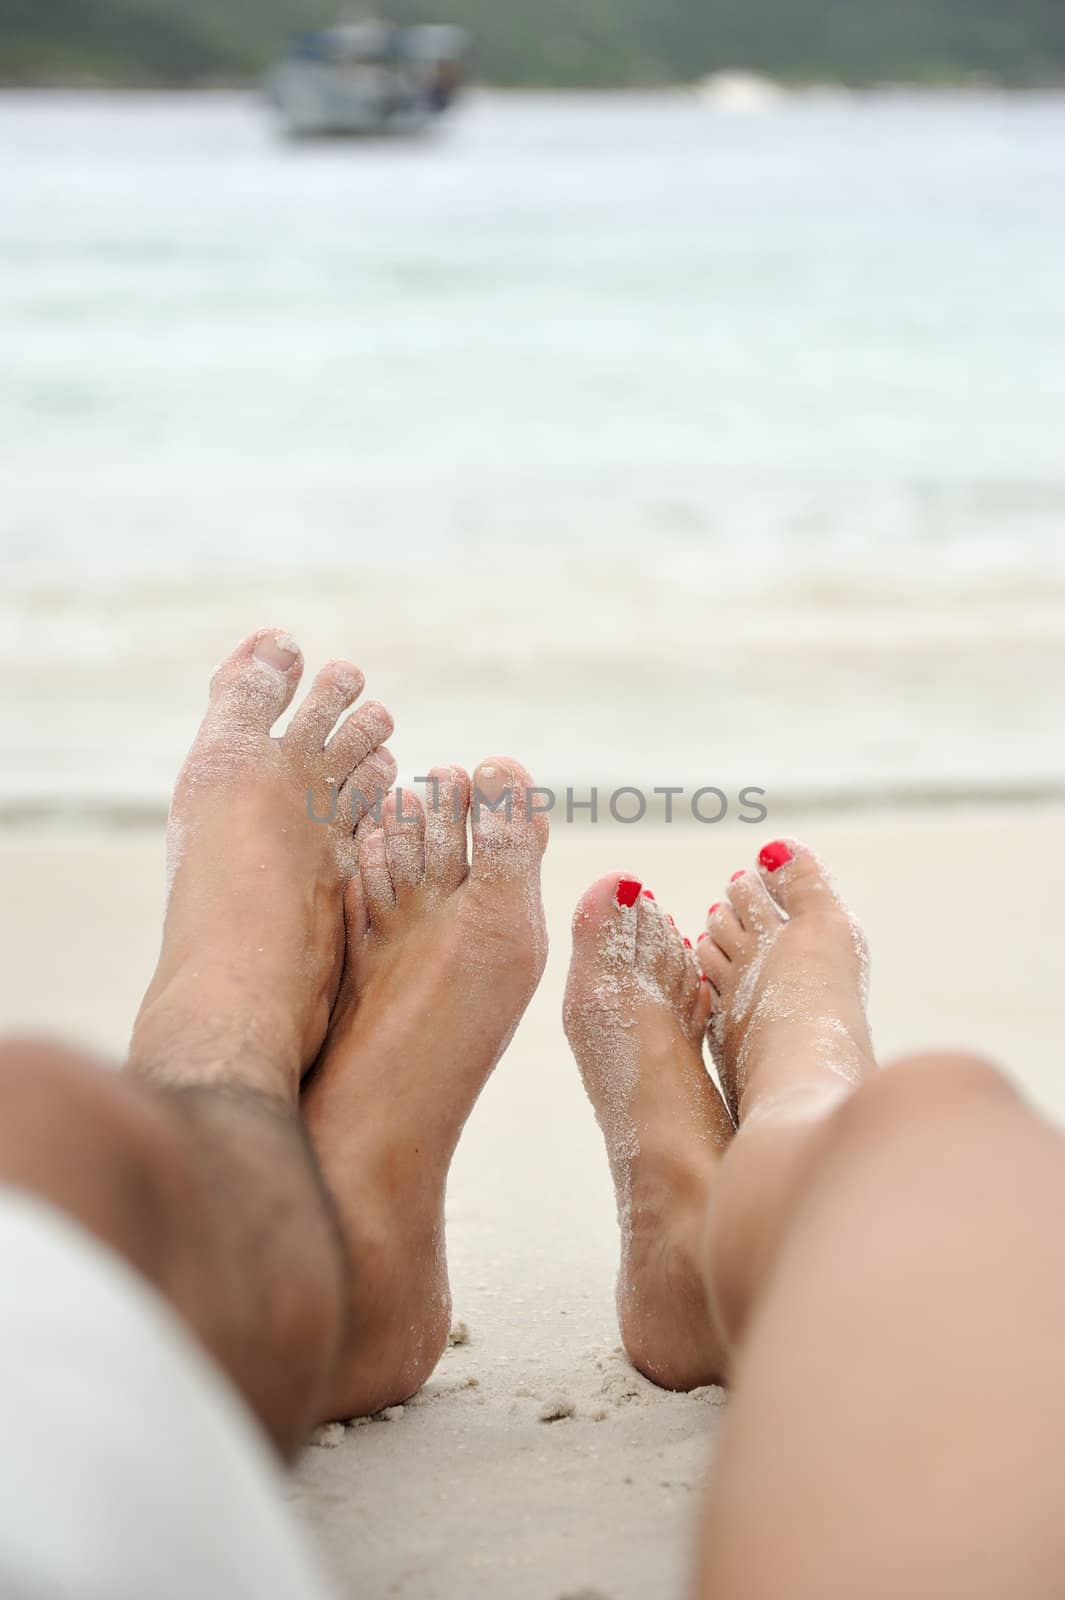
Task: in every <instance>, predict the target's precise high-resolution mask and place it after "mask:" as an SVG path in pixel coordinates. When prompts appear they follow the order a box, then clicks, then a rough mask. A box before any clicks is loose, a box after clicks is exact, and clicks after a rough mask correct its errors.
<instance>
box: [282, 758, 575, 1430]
mask: <svg viewBox="0 0 1065 1600" xmlns="http://www.w3.org/2000/svg"><path fill="white" fill-rule="evenodd" d="M432 776H433V778H435V779H436V780H437V785H438V791H437V796H436V801H435V804H434V803H433V801H432V799H430V804H429V809H428V814H427V815H426V812H425V810H424V809H423V807H422V806H421V804H420V802H419V801H418V800H417V797H416V796H414V795H412V794H410V793H409V792H407V791H404V792H403V794H402V813H403V816H402V818H401V817H400V816H399V815H398V814H397V798H398V797H397V796H393V797H391V799H390V801H389V802H387V803H386V807H385V811H384V817H383V826H382V827H374V826H370V823H369V819H367V821H366V822H364V823H363V824H362V825H361V827H360V829H359V872H358V875H357V876H356V877H355V878H354V879H353V881H352V883H351V884H350V886H349V889H348V893H347V898H346V912H347V924H348V941H347V962H346V965H345V968H344V976H343V981H342V984H341V989H340V995H339V998H338V1000H337V1003H336V1007H335V1009H334V1012H333V1019H332V1022H331V1024H330V1028H329V1034H328V1038H327V1039H326V1042H325V1047H324V1049H323V1050H322V1054H321V1057H320V1059H319V1061H318V1063H317V1065H316V1066H315V1068H314V1071H313V1072H312V1073H311V1074H310V1076H309V1077H308V1079H307V1082H306V1084H305V1086H304V1091H303V1096H302V1106H303V1111H304V1116H305V1120H306V1125H307V1129H308V1132H309V1134H310V1137H311V1142H312V1144H313V1147H314V1150H315V1153H316V1155H317V1157H318V1161H319V1163H320V1166H321V1168H322V1172H323V1174H324V1176H325V1179H326V1183H327V1184H328V1186H329V1188H330V1190H331V1191H332V1193H333V1196H334V1198H335V1200H336V1204H337V1210H338V1213H339V1217H340V1222H341V1226H342V1229H343V1232H344V1235H345V1238H346V1241H347V1245H348V1251H349V1255H350V1260H351V1283H352V1289H353V1294H352V1302H353V1303H352V1310H351V1324H350V1329H349V1337H348V1341H347V1350H346V1354H345V1357H344V1361H343V1363H342V1370H341V1372H340V1374H339V1378H338V1382H337V1385H336V1391H335V1395H334V1399H333V1402H332V1405H331V1406H330V1408H329V1411H330V1415H331V1416H333V1417H350V1416H359V1415H367V1414H368V1413H370V1412H373V1411H377V1410H380V1409H381V1408H382V1407H384V1406H388V1405H394V1404H397V1403H399V1402H400V1401H403V1400H406V1399H408V1398H409V1397H410V1395H412V1394H414V1393H415V1392H416V1391H417V1390H418V1389H419V1388H420V1387H421V1385H422V1384H423V1383H424V1382H425V1380H426V1378H427V1377H428V1376H429V1374H430V1373H431V1371H432V1370H433V1367H434V1366H435V1365H436V1362H437V1361H438V1359H439V1357H440V1353H441V1351H442V1350H443V1348H444V1346H445V1344H446V1342H447V1334H448V1328H449V1324H450V1315H451V1297H450V1291H449V1288H448V1279H447V1261H446V1254H445V1247H444V1193H445V1187H446V1183H447V1173H448V1168H449V1166H450V1163H451V1157H452V1154H453V1152H454V1149H455V1145H456V1143H457V1142H458V1137H459V1134H460V1133H461V1131H462V1128H463V1125H464V1123H465V1121H466V1119H467V1117H468V1116H469V1114H470V1112H471V1110H472V1109H473V1105H474V1102H475V1101H476V1099H477V1096H478V1095H479V1094H480V1092H481V1089H482V1088H483V1086H484V1084H485V1081H486V1080H487V1078H488V1076H489V1074H490V1073H491V1071H492V1068H493V1067H494V1066H495V1064H496V1062H497V1061H498V1060H499V1058H500V1056H501V1055H502V1054H503V1051H504V1050H505V1049H506V1046H507V1044H508V1043H509V1041H510V1039H511V1036H512V1035H513V1033H514V1030H515V1028H516V1027H517V1025H518V1022H519V1020H520V1018H521V1016H522V1013H523V1012H524V1010H525V1008H526V1006H527V1005H528V1003H529V1001H530V999H531V998H532V995H533V993H534V991H535V989H536V986H537V984H538V983H539V981H540V977H541V974H542V972H543V968H544V961H545V959H546V955H547V934H546V929H545V926H544V916H543V907H542V904H541V900H540V858H541V856H542V855H543V852H544V848H545V845H546V843H547V819H546V817H544V816H543V815H536V814H533V815H529V814H528V813H527V810H526V804H525V800H526V793H527V791H528V789H529V787H530V786H531V783H532V780H531V779H530V778H529V776H528V774H527V773H526V772H525V771H524V769H523V768H522V767H520V766H519V765H518V764H517V762H514V761H510V760H508V759H505V758H500V759H495V760H492V761H490V762H487V763H485V764H483V765H482V766H481V767H479V768H478V769H477V772H476V773H475V775H474V781H475V795H476V794H477V793H479V794H481V795H483V796H485V797H486V798H487V799H488V800H489V801H495V800H497V799H498V797H499V796H500V795H501V794H503V795H505V793H506V791H508V790H509V792H510V794H511V797H512V799H511V806H510V815H509V817H508V815H507V811H506V802H505V800H504V801H503V804H502V807H501V809H499V810H496V811H491V810H489V809H487V807H486V806H484V805H478V804H475V805H474V806H473V808H472V811H471V808H470V780H469V778H468V777H467V776H466V774H465V773H464V772H462V771H460V770H459V769H458V768H451V767H437V768H434V769H433V773H432ZM467 813H470V817H471V821H472V838H473V853H472V860H471V861H470V864H469V865H467V848H466V827H467Z"/></svg>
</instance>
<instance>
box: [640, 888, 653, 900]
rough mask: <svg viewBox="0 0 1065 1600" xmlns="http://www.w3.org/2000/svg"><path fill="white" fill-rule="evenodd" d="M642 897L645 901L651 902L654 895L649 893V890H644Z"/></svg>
mask: <svg viewBox="0 0 1065 1600" xmlns="http://www.w3.org/2000/svg"><path fill="white" fill-rule="evenodd" d="M643 897H644V899H645V900H653V899H654V895H653V894H652V893H651V891H650V889H645V890H644V891H643Z"/></svg>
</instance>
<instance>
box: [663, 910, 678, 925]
mask: <svg viewBox="0 0 1065 1600" xmlns="http://www.w3.org/2000/svg"><path fill="white" fill-rule="evenodd" d="M666 916H667V917H669V912H668V911H667V912H666ZM669 925H670V927H671V928H675V927H676V926H677V924H676V923H675V922H674V921H673V918H672V917H669Z"/></svg>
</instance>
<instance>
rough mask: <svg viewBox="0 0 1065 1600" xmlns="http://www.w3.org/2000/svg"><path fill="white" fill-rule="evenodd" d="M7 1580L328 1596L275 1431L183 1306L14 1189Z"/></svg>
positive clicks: (8, 1593) (7, 1587)
mask: <svg viewBox="0 0 1065 1600" xmlns="http://www.w3.org/2000/svg"><path fill="white" fill-rule="evenodd" d="M0 1307H2V1309H0V1595H2V1596H3V1597H4V1600H178V1597H180V1600H244V1597H245V1596H246V1597H247V1600H274V1597H276V1600H324V1597H325V1596H326V1594H327V1593H328V1592H329V1591H328V1590H327V1586H326V1585H325V1583H324V1581H323V1579H322V1577H321V1575H320V1573H319V1571H318V1569H317V1567H316V1564H315V1562H314V1560H313V1558H312V1557H311V1555H310V1553H309V1551H308V1549H307V1547H306V1544H305V1541H304V1538H303V1536H302V1534H301V1532H300V1530H299V1529H298V1527H297V1526H296V1525H295V1523H294V1521H293V1519H292V1514H291V1512H290V1511H289V1508H288V1507H287V1506H286V1504H285V1501H284V1498H283V1492H284V1479H283V1476H282V1472H281V1468H280V1466H279V1465H278V1463H277V1462H276V1461H275V1459H274V1457H273V1455H272V1453H271V1450H270V1447H269V1445H268V1444H267V1442H266V1439H265V1437H264V1436H263V1434H262V1433H261V1432H260V1431H259V1428H258V1425H257V1424H256V1422H255V1421H254V1420H253V1418H252V1416H251V1414H250V1413H249V1412H248V1411H247V1410H246V1409H245V1407H244V1405H243V1402H242V1401H241V1399H240V1397H239V1396H238V1394H237V1393H236V1391H235V1390H234V1389H233V1388H231V1386H230V1385H229V1383H228V1382H227V1381H226V1379H225V1378H224V1377H223V1375H222V1374H221V1372H220V1371H219V1370H218V1369H217V1368H216V1367H215V1366H214V1365H213V1363H212V1362H211V1361H210V1360H209V1358H208V1357H207V1355H206V1354H205V1353H204V1352H203V1351H202V1350H201V1349H200V1347H199V1346H198V1345H197V1344H196V1343H195V1342H194V1340H193V1339H192V1337H191V1335H190V1334H188V1333H187V1332H186V1331H185V1329H184V1327H183V1326H182V1325H181V1323H180V1322H179V1321H178V1319H177V1318H176V1317H175V1316H174V1315H173V1314H172V1313H171V1312H170V1310H169V1309H168V1307H167V1306H166V1305H165V1304H164V1302H163V1301H162V1300H160V1299H159V1298H158V1297H157V1296H156V1295H155V1294H154V1293H153V1292H152V1290H151V1289H150V1288H149V1287H148V1286H147V1285H145V1284H144V1283H143V1282H142V1281H141V1280H140V1279H139V1278H138V1277H137V1276H136V1275H135V1274H134V1273H133V1272H132V1271H131V1270H130V1269H129V1268H128V1267H127V1266H126V1265H125V1263H124V1262H123V1261H121V1260H120V1259H119V1258H118V1257H117V1256H114V1255H112V1254H111V1253H110V1252H109V1251H108V1250H106V1249H104V1248H103V1246H102V1245H100V1244H98V1243H97V1242H96V1241H95V1240H94V1239H93V1238H91V1237H90V1236H89V1235H88V1234H86V1233H83V1232H82V1231H81V1230H80V1229H79V1228H77V1227H75V1226H74V1224H73V1223H71V1222H70V1221H68V1220H67V1219H66V1218H65V1217H64V1216H62V1215H61V1214H60V1213H58V1212H56V1211H53V1210H51V1209H50V1208H49V1207H47V1206H44V1205H42V1204H41V1203H39V1202H38V1201H36V1200H34V1199H32V1198H30V1197H29V1196H27V1195H25V1194H21V1193H18V1192H16V1191H14V1190H11V1189H0Z"/></svg>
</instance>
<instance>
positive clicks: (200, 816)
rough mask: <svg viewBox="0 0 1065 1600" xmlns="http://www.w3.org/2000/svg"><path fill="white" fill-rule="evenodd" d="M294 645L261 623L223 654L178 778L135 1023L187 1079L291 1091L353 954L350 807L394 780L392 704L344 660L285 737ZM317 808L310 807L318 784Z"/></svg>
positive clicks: (144, 1054)
mask: <svg viewBox="0 0 1065 1600" xmlns="http://www.w3.org/2000/svg"><path fill="white" fill-rule="evenodd" d="M302 671H303V660H302V656H301V654H300V651H299V647H298V646H297V645H296V644H295V643H294V641H293V640H292V639H290V638H289V637H288V636H287V635H286V634H284V633H281V632H280V631H279V630H277V629H271V628H265V629H260V630H259V632H258V633H255V634H253V635H252V636H251V637H250V638H248V639H245V640H244V641H243V643H241V644H239V645H238V646H237V648H236V649H235V650H234V651H233V652H232V654H231V655H230V656H228V657H227V658H226V660H225V661H223V662H222V664H221V665H220V666H219V667H218V669H217V671H216V672H215V674H214V677H213V679H212V682H211V694H210V704H209V706H208V710H207V713H206V716H205V717H204V720H203V724H202V726H201V728H200V731H199V733H198V735H197V737H196V740H195V743H194V744H193V746H192V749H191V750H190V752H189V755H188V757H187V759H186V761H185V765H184V767H183V768H182V771H181V774H180V776H179V778H178V782H177V787H176V789H175V792H174V799H173V803H172V807H171V814H170V825H169V832H168V858H169V872H170V885H169V889H170V893H169V901H168V905H167V911H166V918H165V922H164V927H163V942H162V951H161V954H160V957H159V963H158V966H157V968H156V972H155V976H154V978H153V979H152V982H151V984H150V986H149V989H148V992H147V994H146V996H145V998H144V1002H143V1004H142V1006H141V1010H140V1013H139V1015H138V1018H137V1021H136V1024H135V1026H134V1032H133V1039H132V1043H131V1046H130V1064H131V1066H132V1067H133V1068H134V1070H137V1071H140V1072H143V1073H150V1074H152V1075H155V1076H162V1077H180V1079H181V1081H182V1082H183V1083H189V1082H195V1081H200V1082H213V1081H218V1080H226V1079H239V1080H240V1081H241V1082H243V1083H246V1084H249V1085H250V1086H253V1087H256V1088H259V1089H261V1090H263V1092H266V1093H270V1094H280V1095H283V1096H285V1097H287V1098H289V1099H292V1100H294V1099H295V1096H296V1093H297V1091H298V1085H299V1080H300V1075H301V1073H302V1072H303V1070H304V1069H305V1068H306V1067H307V1066H308V1065H309V1064H310V1062H311V1061H313V1059H314V1058H315V1056H316V1055H317V1053H318V1050H319V1048H320V1046H321V1043H322V1039H323V1037H324V1035H325V1030H326V1025H327V1022H328V1018H329V1012H330V1007H331V1005H332V1003H333V1000H334V997H335V995H336V992H337V986H338V984H339V981H340V972H341V965H342V960H343V949H344V939H343V931H344V930H343V892H344V883H345V881H346V879H347V876H348V875H349V873H350V871H351V867H352V858H353V838H352V834H353V820H354V822H357V821H358V820H359V819H360V817H361V816H362V814H363V812H364V810H365V801H364V799H363V797H368V798H369V800H370V801H372V797H373V795H374V793H375V791H376V790H377V789H378V788H383V789H387V788H388V787H389V786H390V784H391V783H392V781H393V779H394V777H395V771H396V768H395V762H394V761H393V759H392V756H391V754H390V753H389V751H388V750H387V748H386V747H385V746H384V740H385V739H386V738H387V737H388V735H389V734H390V733H391V731H392V718H391V716H390V715H389V713H388V712H387V711H386V710H385V708H384V707H383V706H381V705H378V704H376V703H375V702H373V701H370V702H367V703H366V704H365V705H363V706H361V707H360V708H359V709H358V710H357V711H354V712H352V713H351V715H350V716H348V717H346V718H345V719H344V720H343V721H341V722H340V724H339V726H338V727H336V731H335V732H334V731H333V730H334V726H335V725H336V724H337V722H338V719H340V718H341V716H342V715H343V713H344V712H345V711H346V710H347V708H348V707H349V706H351V705H352V704H353V702H354V701H355V700H356V699H357V698H358V696H359V695H360V694H361V692H362V688H363V681H364V680H363V675H362V673H361V672H360V671H359V670H358V668H357V667H354V666H352V665H351V664H350V662H347V661H332V662H330V663H329V664H328V665H327V666H326V667H324V668H323V669H322V671H321V672H320V673H319V674H318V676H317V678H316V679H315V680H314V683H313V684H312V686H311V688H310V690H309V692H308V694H307V696H306V698H305V699H304V701H303V703H302V705H301V706H300V707H299V709H298V710H297V712H296V713H295V716H294V717H293V719H292V721H291V723H290V725H289V727H288V729H287V730H286V732H285V734H284V735H283V736H282V737H281V738H273V737H272V736H271V732H270V730H271V728H272V727H273V725H274V723H275V722H276V721H277V719H278V718H279V717H280V716H281V714H282V712H283V711H284V710H285V709H286V708H287V706H288V705H289V703H290V702H291V700H292V697H293V695H294V694H295V692H296V687H297V685H298V683H299V680H300V676H301V674H302ZM309 791H310V794H311V795H312V797H313V800H314V807H313V809H314V811H315V815H317V816H319V817H322V818H328V817H329V815H330V809H331V802H333V801H335V815H334V816H333V819H332V820H331V821H323V822H319V821H315V820H313V818H312V816H311V815H310V814H309V806H308V792H309Z"/></svg>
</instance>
